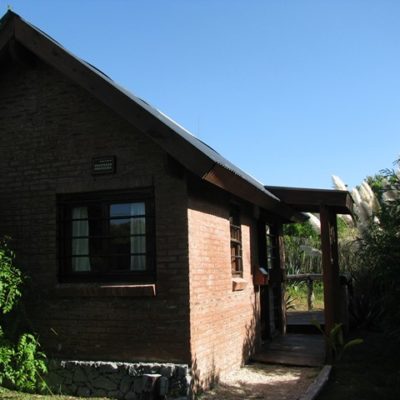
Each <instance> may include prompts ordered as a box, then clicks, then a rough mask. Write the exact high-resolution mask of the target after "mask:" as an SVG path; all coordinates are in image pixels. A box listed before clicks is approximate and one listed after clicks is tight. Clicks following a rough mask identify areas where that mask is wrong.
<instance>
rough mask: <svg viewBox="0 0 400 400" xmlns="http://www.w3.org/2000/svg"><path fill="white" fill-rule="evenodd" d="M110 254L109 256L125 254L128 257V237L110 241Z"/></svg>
mask: <svg viewBox="0 0 400 400" xmlns="http://www.w3.org/2000/svg"><path fill="white" fill-rule="evenodd" d="M110 253H111V254H126V255H128V256H129V254H130V253H131V245H130V240H129V236H125V237H118V238H113V239H111V246H110ZM128 261H129V260H128ZM128 264H129V262H128Z"/></svg>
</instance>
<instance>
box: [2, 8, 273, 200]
mask: <svg viewBox="0 0 400 400" xmlns="http://www.w3.org/2000/svg"><path fill="white" fill-rule="evenodd" d="M10 13H11V12H10ZM7 14H8V13H7ZM7 14H6V15H5V16H4V17H3V18H5V17H6V16H7ZM18 17H19V18H20V19H21V20H22V21H23V22H24V23H25V24H27V25H29V26H30V27H31V28H32V29H34V30H35V31H36V32H38V33H39V34H41V35H43V36H45V37H46V38H48V39H49V40H50V41H51V42H53V43H54V44H55V45H56V46H58V47H60V48H62V49H63V51H65V52H66V53H68V54H69V55H70V56H71V57H73V58H74V59H75V60H77V61H78V62H80V63H82V64H84V65H85V66H86V67H87V68H89V69H90V70H91V71H92V72H94V73H95V74H97V75H99V76H100V77H101V78H102V79H104V80H106V81H107V82H108V83H109V84H110V85H112V86H113V87H115V88H116V89H117V90H119V91H120V92H122V93H123V94H124V95H126V96H127V97H129V98H130V99H131V100H132V101H134V102H135V103H136V104H138V105H140V106H141V107H142V108H144V109H145V110H146V111H147V112H149V113H150V114H152V115H153V116H154V117H155V118H157V119H158V120H160V121H161V122H162V123H164V124H165V125H167V126H168V127H169V128H170V129H172V130H173V131H174V132H175V133H176V134H177V135H179V136H181V137H182V138H183V139H185V140H186V141H187V142H189V143H190V144H191V145H192V146H194V147H196V148H197V149H198V150H200V151H201V152H202V153H203V154H205V155H206V156H207V157H209V158H210V159H211V160H212V161H213V162H215V163H216V164H219V165H221V166H222V167H224V168H226V169H227V170H229V171H231V172H233V173H234V174H236V175H238V176H240V177H241V178H243V179H244V180H246V181H247V182H249V183H250V184H251V185H253V186H255V187H256V188H257V189H259V190H260V191H262V192H264V193H265V194H266V195H267V196H269V197H271V198H273V199H275V200H277V201H280V200H279V198H278V197H276V196H275V195H273V194H272V193H271V192H269V191H268V190H267V189H265V187H264V185H263V184H262V183H261V182H259V181H258V180H256V179H255V178H253V177H252V176H250V175H249V174H247V173H246V172H244V171H243V170H241V169H240V168H238V167H237V166H236V165H234V164H233V163H231V162H230V161H229V160H227V159H226V158H225V157H223V156H222V155H221V154H219V153H218V152H217V151H216V150H214V149H213V148H212V147H210V146H209V145H207V144H206V143H204V142H203V141H202V140H200V139H199V138H197V137H196V136H194V135H193V134H192V133H191V132H189V131H188V130H187V129H185V128H184V127H182V126H181V125H179V124H178V123H177V122H175V121H174V120H173V119H171V118H170V117H168V116H167V115H165V114H164V113H163V112H161V111H159V110H158V109H157V108H155V107H153V106H152V105H150V104H149V103H147V102H146V101H144V100H142V99H141V98H140V97H138V96H136V95H134V94H133V93H132V92H130V91H128V90H127V89H125V88H124V87H122V86H120V85H119V84H117V83H116V82H114V81H113V80H112V79H111V78H110V77H108V76H107V75H106V74H104V73H103V72H102V71H100V70H99V69H98V68H96V67H94V66H93V65H91V64H90V63H88V62H87V61H85V60H83V59H81V58H80V57H78V56H76V55H75V54H73V53H71V52H70V51H69V50H67V49H66V48H65V47H63V46H62V45H61V44H60V43H59V42H57V41H56V40H54V39H53V38H52V37H50V36H49V35H48V34H46V33H45V32H43V31H42V30H41V29H39V28H37V27H36V26H34V25H32V24H31V23H30V22H28V21H26V20H24V19H23V18H21V17H20V16H18Z"/></svg>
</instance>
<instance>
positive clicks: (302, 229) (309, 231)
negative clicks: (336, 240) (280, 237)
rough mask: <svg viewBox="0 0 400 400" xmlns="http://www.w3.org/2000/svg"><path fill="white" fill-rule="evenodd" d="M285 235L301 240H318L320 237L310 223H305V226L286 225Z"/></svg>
mask: <svg viewBox="0 0 400 400" xmlns="http://www.w3.org/2000/svg"><path fill="white" fill-rule="evenodd" d="M283 234H284V235H287V236H296V237H301V238H312V239H315V240H318V237H319V235H318V234H317V232H315V230H314V229H313V227H312V226H311V224H310V223H309V222H305V223H303V224H288V225H284V228H283Z"/></svg>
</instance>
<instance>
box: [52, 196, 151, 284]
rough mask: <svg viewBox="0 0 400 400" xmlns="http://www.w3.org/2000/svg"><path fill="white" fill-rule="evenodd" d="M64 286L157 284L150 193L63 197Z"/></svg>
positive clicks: (61, 228) (62, 267) (60, 218)
mask: <svg viewBox="0 0 400 400" xmlns="http://www.w3.org/2000/svg"><path fill="white" fill-rule="evenodd" d="M59 228H60V229H59V259H60V279H61V281H88V282H89V281H94V282H102V281H142V282H149V281H152V280H154V212H153V199H152V193H151V191H150V190H141V191H135V192H128V193H121V192H119V193H103V194H101V193H97V194H93V193H90V194H77V195H68V196H67V195H66V196H60V198H59Z"/></svg>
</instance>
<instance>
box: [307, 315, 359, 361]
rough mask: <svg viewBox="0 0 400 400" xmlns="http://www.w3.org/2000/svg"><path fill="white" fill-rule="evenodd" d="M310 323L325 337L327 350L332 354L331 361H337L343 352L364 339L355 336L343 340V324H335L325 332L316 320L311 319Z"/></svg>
mask: <svg viewBox="0 0 400 400" xmlns="http://www.w3.org/2000/svg"><path fill="white" fill-rule="evenodd" d="M312 324H313V325H314V326H315V327H316V328H317V329H318V330H319V331H320V332H321V333H322V335H323V336H324V338H325V341H326V343H327V345H328V348H329V350H330V351H331V354H332V359H333V361H339V360H340V359H341V358H342V357H343V354H344V352H345V351H346V350H347V349H349V348H350V347H353V346H356V345H359V344H362V343H363V342H364V341H363V339H361V338H356V339H352V340H349V341H347V342H345V341H344V338H343V325H342V324H335V326H334V327H333V328H332V329H331V330H330V332H329V333H326V332H325V331H324V330H323V329H322V328H321V325H320V324H319V322H318V321H316V320H313V321H312Z"/></svg>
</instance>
